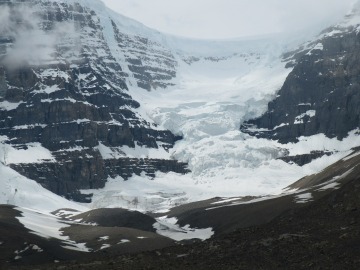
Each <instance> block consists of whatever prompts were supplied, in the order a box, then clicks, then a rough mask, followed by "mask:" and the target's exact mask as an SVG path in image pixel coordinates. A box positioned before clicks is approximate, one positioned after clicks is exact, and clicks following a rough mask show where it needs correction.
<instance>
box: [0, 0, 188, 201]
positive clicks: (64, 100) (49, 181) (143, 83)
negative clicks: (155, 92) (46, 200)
mask: <svg viewBox="0 0 360 270" xmlns="http://www.w3.org/2000/svg"><path fill="white" fill-rule="evenodd" d="M99 5H100V4H99ZM0 7H1V10H2V11H3V13H4V14H2V17H3V18H4V24H3V25H2V26H1V27H0V57H1V58H0V60H1V62H0V137H1V139H2V142H3V143H4V144H5V145H8V146H10V147H12V148H15V149H18V150H26V149H28V147H29V144H34V143H39V144H41V147H43V148H45V149H47V150H49V151H50V157H51V160H43V162H41V163H39V162H37V163H32V162H28V163H27V164H17V163H18V162H16V160H15V161H14V160H13V161H8V160H7V157H6V149H5V150H4V151H3V152H4V157H3V162H4V163H14V164H10V165H11V166H12V167H13V168H15V169H16V170H17V171H19V172H21V173H22V174H24V175H26V176H29V177H30V178H31V179H33V180H36V181H38V182H39V183H40V184H42V185H43V186H44V187H46V188H48V189H49V190H51V191H53V192H55V193H57V194H60V195H66V196H68V197H72V198H74V196H75V198H78V197H77V196H76V195H74V194H78V190H79V189H82V188H83V189H86V188H100V187H103V186H104V184H105V182H106V180H107V178H108V177H109V176H112V177H115V176H117V175H121V176H123V177H124V178H126V179H127V178H128V177H129V176H131V175H132V174H133V173H136V174H140V173H141V172H142V171H144V172H146V173H147V174H151V175H153V174H154V173H155V172H156V171H157V170H160V171H164V172H168V171H176V172H180V173H185V172H187V169H186V164H182V163H177V162H176V161H174V160H164V161H162V160H151V159H138V158H133V159H129V158H128V157H126V154H125V153H124V152H123V151H122V150H121V149H122V147H124V146H127V147H130V148H134V147H138V148H139V147H140V148H141V147H145V148H155V149H159V148H162V149H164V151H166V150H167V149H169V148H171V147H172V146H173V145H174V143H175V141H176V140H178V139H180V137H177V136H174V135H173V134H172V133H171V132H170V131H167V130H160V129H159V128H157V127H156V125H155V124H152V123H150V122H148V121H146V120H145V119H144V118H143V117H142V116H141V115H140V114H139V112H138V108H139V106H140V104H139V103H138V102H137V101H135V100H133V98H132V97H131V96H130V95H129V94H128V91H127V81H126V80H127V78H129V77H135V80H136V82H137V84H138V86H140V87H143V88H145V89H147V90H150V89H151V88H152V87H158V86H161V87H162V86H166V85H167V82H166V81H167V80H170V79H172V77H174V76H175V71H174V66H175V61H174V60H173V57H172V56H171V55H170V53H169V52H162V51H160V49H159V48H158V47H159V46H160V45H159V44H151V43H150V42H149V41H147V40H145V39H141V38H140V37H129V36H126V35H123V34H121V30H119V27H118V26H117V25H116V24H115V22H114V21H112V20H111V19H110V16H109V17H104V15H103V13H101V12H103V11H102V10H101V9H105V7H104V6H102V5H100V11H98V10H92V9H90V8H87V7H86V6H82V5H80V4H78V3H75V2H73V1H22V2H18V1H11V0H8V1H2V2H1V3H0ZM98 12H99V13H98ZM99 14H100V15H101V16H100V15H99ZM5 22H6V23H5ZM111 39H113V40H116V42H114V43H113V44H112V43H111V42H109V41H110V40H111ZM39 48H40V49H39ZM115 49H116V50H119V51H121V52H122V54H124V55H126V56H125V58H126V61H127V62H130V63H132V65H130V66H129V67H131V72H130V73H129V71H128V70H127V72H125V71H124V69H123V67H122V66H121V63H120V62H119V59H117V58H116V57H115V56H114V53H113V50H115ZM132 51H134V53H132ZM157 62H158V63H159V65H157ZM155 66H160V67H155ZM152 72H158V73H159V74H162V75H159V76H155V75H152ZM144 91H145V90H144ZM99 145H102V146H103V147H105V148H106V149H108V150H109V151H110V152H111V151H114V152H116V153H117V157H116V158H114V159H113V160H110V159H111V157H110V158H109V157H105V156H104V155H103V154H102V152H101V151H100V150H99V149H98V148H97V147H98V146H99ZM139 163H141V166H139ZM123 164H125V165H124V167H122V165H123ZM113 165H116V166H115V167H112V166H113ZM119 166H120V167H121V169H116V168H118V167H119ZM78 199H79V198H78Z"/></svg>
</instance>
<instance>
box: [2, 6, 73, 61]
mask: <svg viewBox="0 0 360 270" xmlns="http://www.w3.org/2000/svg"><path fill="white" fill-rule="evenodd" d="M40 21H41V19H40V18H39V17H38V15H37V13H36V11H35V10H33V9H32V8H29V7H28V6H25V5H18V6H14V7H12V8H9V7H7V6H5V7H2V9H1V10H0V36H3V37H6V38H8V39H9V40H12V41H13V42H12V45H11V46H9V47H7V51H6V56H4V57H3V58H2V59H0V60H1V63H2V64H5V65H6V66H7V67H8V68H17V67H19V66H23V65H27V64H30V65H42V64H46V63H49V62H51V61H54V60H56V52H57V46H58V45H60V44H61V43H62V41H63V40H66V41H70V44H68V46H69V45H72V46H73V48H72V50H73V51H74V50H76V49H78V44H77V43H76V41H77V38H78V36H79V34H78V33H77V32H76V30H75V25H74V23H72V22H57V23H55V24H54V25H53V27H52V28H53V29H52V31H46V30H44V29H43V27H42V26H41V25H42V24H41V23H40ZM69 50H70V49H69ZM75 53H76V52H75Z"/></svg>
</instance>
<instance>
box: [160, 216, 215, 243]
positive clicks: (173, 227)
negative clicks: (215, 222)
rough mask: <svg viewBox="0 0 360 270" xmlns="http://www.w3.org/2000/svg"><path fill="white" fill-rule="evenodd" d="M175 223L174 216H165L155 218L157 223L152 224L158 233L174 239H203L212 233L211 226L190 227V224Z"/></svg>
mask: <svg viewBox="0 0 360 270" xmlns="http://www.w3.org/2000/svg"><path fill="white" fill-rule="evenodd" d="M176 223H177V219H176V218H167V217H166V216H165V217H161V218H157V223H155V224H154V225H153V226H154V228H155V229H156V232H157V233H158V234H160V235H163V236H166V237H169V238H171V239H174V240H175V241H181V240H186V239H195V238H196V239H201V240H203V241H204V240H206V239H209V238H211V236H213V235H214V231H213V230H212V228H206V229H196V228H195V229H193V228H190V225H186V226H184V227H180V226H179V225H177V224H176Z"/></svg>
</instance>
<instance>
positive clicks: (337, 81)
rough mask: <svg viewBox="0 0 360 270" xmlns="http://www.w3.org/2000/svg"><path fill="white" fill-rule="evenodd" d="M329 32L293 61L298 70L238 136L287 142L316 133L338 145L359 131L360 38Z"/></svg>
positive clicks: (346, 31) (349, 30)
mask: <svg viewBox="0 0 360 270" xmlns="http://www.w3.org/2000/svg"><path fill="white" fill-rule="evenodd" d="M333 30H339V29H337V28H332V29H329V30H327V31H325V32H324V33H323V37H322V38H320V39H319V40H318V41H316V42H314V43H312V44H310V47H311V48H312V49H306V50H303V51H302V52H298V53H297V54H296V55H295V56H294V58H295V59H298V60H297V64H296V65H295V67H294V69H293V71H292V72H291V73H290V74H289V76H288V77H287V79H286V81H285V83H284V85H283V87H282V88H281V90H280V91H279V92H278V96H277V98H276V99H275V100H273V101H272V102H270V103H269V105H268V111H267V112H266V113H265V114H264V115H262V116H261V117H259V118H257V119H253V120H250V121H247V122H246V123H244V124H243V125H242V126H241V130H242V131H244V132H246V133H249V134H252V135H255V136H259V137H267V138H271V139H275V140H279V141H280V142H289V141H296V140H297V138H298V137H300V136H311V135H314V134H318V133H323V134H325V135H326V136H327V137H330V138H332V137H337V138H339V139H342V138H344V137H346V136H347V134H348V132H349V131H351V130H354V129H356V128H358V127H360V106H359V104H360V79H359V74H360V67H359V65H358V63H359V61H360V35H359V34H358V32H357V31H356V29H355V28H347V29H340V30H341V31H338V32H336V31H335V32H333V33H335V34H331V31H333ZM259 129H262V130H259ZM264 129H265V131H264Z"/></svg>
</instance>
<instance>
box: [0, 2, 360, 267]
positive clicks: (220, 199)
mask: <svg viewBox="0 0 360 270" xmlns="http://www.w3.org/2000/svg"><path fill="white" fill-rule="evenodd" d="M358 7H359V5H356V6H355V9H354V10H353V11H352V13H350V14H348V15H347V16H346V17H345V19H344V21H343V22H341V23H338V24H336V25H334V26H331V27H330V28H328V29H326V30H324V31H323V32H322V33H320V35H314V34H313V33H312V32H311V31H309V32H305V33H292V34H289V35H288V34H287V35H271V36H264V37H248V38H241V39H232V40H192V39H186V38H180V37H174V36H170V35H165V34H163V33H160V32H157V31H155V30H152V29H150V28H147V27H146V26H144V25H142V24H140V23H138V22H136V21H133V20H131V19H129V18H126V17H124V16H122V15H120V14H117V13H115V12H113V11H111V10H109V9H108V8H106V7H105V5H104V4H103V3H102V2H100V1H98V0H90V1H85V0H81V1H75V0H27V1H15V0H7V1H2V2H1V3H0V15H1V16H0V161H1V162H0V184H1V186H2V188H1V190H0V203H2V204H3V205H0V231H1V232H2V233H1V234H0V235H1V237H0V250H1V252H0V254H1V258H0V261H1V264H3V265H5V267H7V268H9V267H11V266H14V267H20V266H24V265H25V266H26V264H35V265H36V264H39V263H54V262H60V261H69V260H76V261H79V260H84V261H85V263H87V262H88V261H94V260H95V256H96V258H98V260H99V261H97V262H96V263H95V264H94V265H93V263H94V262H91V263H89V264H88V265H87V266H81V267H89V268H90V267H95V268H96V267H100V266H99V265H102V264H103V261H104V260H107V259H108V260H110V261H112V262H113V263H115V262H117V260H118V259H117V256H119V255H120V254H128V253H139V252H143V251H144V252H147V253H142V254H140V255H134V256H135V257H132V256H130V255H124V256H125V257H120V258H119V260H120V261H121V262H123V261H124V260H125V261H126V260H127V258H129V262H130V264H129V268H134V265H133V264H132V261H133V260H134V258H136V256H140V257H141V256H143V257H142V258H143V259H144V260H145V261H141V260H140V261H139V260H136V259H135V261H138V262H139V265H141V264H142V263H145V264H146V263H147V260H148V261H150V262H151V260H152V259H154V258H158V257H159V256H160V257H161V254H163V253H162V252H161V251H159V250H158V249H162V248H165V249H166V250H169V252H168V254H170V255H169V256H172V257H174V258H183V259H184V258H187V256H190V257H189V258H190V260H189V262H191V263H193V265H195V264H198V263H199V261H198V260H197V259H196V256H197V255H198V256H199V258H205V257H208V256H211V257H212V258H217V257H216V256H215V257H214V256H213V255H214V253H217V251H216V250H217V249H216V248H214V247H213V245H218V246H219V247H221V248H220V249H221V250H222V251H220V252H219V253H218V254H219V256H220V259H219V260H218V261H216V260H215V261H214V263H215V264H214V265H218V264H217V263H219V264H221V263H223V262H224V263H226V265H229V267H230V266H233V265H232V264H231V262H229V261H227V260H225V259H224V258H225V257H226V255H224V253H223V248H225V249H227V248H229V245H230V246H232V247H233V248H234V247H237V245H235V244H234V243H237V242H238V241H239V239H240V237H244V235H245V234H246V233H247V232H250V234H251V236H249V238H247V237H245V239H248V241H249V242H248V243H250V244H249V245H250V247H249V246H248V245H245V246H242V247H241V248H242V249H241V250H242V252H246V250H250V252H255V251H254V250H255V249H257V248H259V247H263V246H264V247H269V246H270V247H273V246H275V247H276V245H277V244H279V246H281V245H282V244H284V243H285V244H286V245H287V244H289V243H291V242H292V241H298V240H299V239H303V238H301V237H302V235H305V234H306V233H307V232H308V231H311V230H315V231H316V233H319V235H321V239H325V238H326V234H323V233H321V232H319V227H316V226H315V225H316V224H314V222H310V220H312V219H314V220H318V221H319V219H316V218H317V217H319V218H321V217H324V218H325V217H326V218H327V219H328V220H331V218H329V217H331V216H332V215H334V212H331V209H336V211H335V213H341V214H342V216H341V217H343V218H344V220H343V221H342V220H341V219H340V218H339V219H337V218H336V219H334V220H331V222H330V223H329V224H327V225H328V227H327V228H328V229H329V230H330V229H331V230H333V227H336V226H338V228H340V227H345V228H347V226H348V225H346V224H347V222H350V223H351V222H352V221H353V219H354V220H355V223H351V224H350V223H349V224H350V225H354V224H356V222H357V221H356V219H357V218H356V215H354V218H353V219H351V213H352V209H357V204H358V202H357V199H356V198H355V197H356V196H355V193H350V191H351V190H352V189H354V190H357V184H356V181H357V176H356V175H357V172H358V169H357V164H358V161H359V160H358V148H357V147H359V145H360V137H359V136H358V128H359V121H358V120H359V119H358V118H359V115H358V114H359V113H358V106H357V102H358V95H357V87H358V85H359V83H358V76H357V75H358V69H357V61H358V50H359V48H358V28H359V25H360V19H359V18H360V15H359V11H358V10H359V8H358ZM344 190H345V191H344ZM344 192H345V193H344ZM347 194H350V195H349V197H347V198H345V197H346V196H348V195H347ZM338 198H340V199H338ZM341 198H344V200H345V199H346V200H348V199H349V198H350V199H349V200H350V201H349V204H347V203H346V204H345V203H344V204H340V201H341V200H342V199H341ZM339 205H340V206H339ZM350 205H355V207H350ZM343 206H344V207H343ZM348 206H349V207H348ZM312 207H314V208H312ZM339 207H340V208H339ZM343 208H344V209H345V210H346V211H345V212H341V211H342V210H344V209H343ZM309 209H310V210H312V209H313V212H311V214H309V216H306V213H307V212H308V211H309ZM329 209H330V210H329ZM347 209H349V210H347ZM322 211H324V215H319V213H321V212H322ZM354 212H356V210H354ZM356 213H357V212H356ZM305 216H306V217H305ZM288 220H295V222H294V223H299V224H301V226H300V225H299V226H294V227H293V228H294V230H291V224H293V223H292V222H288V223H287V221H288ZM305 221H306V224H305V223H304V222H305ZM319 222H320V221H319ZM320 223H321V222H320ZM279 224H280V225H284V230H280V229H279V230H277V229H275V228H277V227H279V226H280V225H279ZM321 224H323V223H321ZM306 226H308V227H306ZM339 226H340V227H339ZM300 227H301V228H303V229H300ZM259 228H260V229H259ZM350 229H351V230H350ZM350 229H349V230H350V233H349V234H350V235H351V236H354V237H355V239H356V233H357V231H356V230H355V229H354V228H353V227H351V228H350ZM353 229H354V230H353ZM267 230H269V231H271V232H272V233H274V235H275V236H273V237H272V238H271V239H270V240H269V239H267V238H266V237H265V236H266V231H267ZM257 232H259V233H257ZM337 234H338V231H336V234H334V235H335V236H334V237H335V238H332V240H331V241H330V242H331V243H330V244H329V245H328V244H327V243H323V246H324V248H323V250H328V251H329V252H333V251H334V250H333V247H334V246H336V244H338V243H339V242H337V239H338V238H336V237H337V236H338V235H337ZM299 235H301V236H299ZM306 235H310V236H311V237H316V235H315V234H306ZM227 237H228V238H227ZM339 237H342V238H341V239H343V238H344V239H345V240H346V241H345V242H344V245H345V247H349V246H351V245H352V244H351V242H350V240H349V241H348V239H347V237H345V236H344V237H343V236H342V235H340V236H339ZM209 238H214V240H207V239H209ZM274 239H275V240H274ZM304 239H308V238H304ZM311 239H312V238H311ZM334 239H336V241H335V240H334ZM280 240H281V241H282V240H284V241H285V242H281V241H280ZM200 241H204V243H198V244H196V243H197V242H200ZM279 241H280V242H281V243H278V242H279ZM288 241H290V242H288ZM304 241H305V240H304ZM324 241H326V240H324ZM315 242H316V241H315ZM315 242H314V241H312V240H311V241H310V240H309V241H307V240H306V241H305V242H301V241H300V243H302V244H304V245H305V244H309V243H310V244H311V245H313V244H314V243H315ZM251 243H255V245H253V246H252V244H251ZM274 243H275V244H274ZM186 244H195V245H194V246H193V245H190V246H187V245H186ZM285 244H284V245H285ZM182 245H185V246H184V247H183V246H182ZM171 246H175V247H171ZM197 248H199V249H204V253H201V252H199V253H197V252H195V253H194V252H193V250H192V249H197ZM233 248H231V249H230V250H231V254H235V251H234V249H233ZM275 249H276V248H274V250H275ZM153 250H156V251H153ZM261 250H262V249H261ZM272 250H273V249H272ZM344 250H347V249H346V248H345V249H344ZM290 251H291V252H293V253H292V254H288V253H286V252H285V253H283V254H282V255H281V256H280V255H279V256H280V257H276V256H275V255H274V254H273V253H271V252H272V251H271V252H270V253H266V252H265V251H264V254H265V259H266V260H268V258H269V260H271V258H274V262H273V264H271V267H275V266H273V265H275V264H276V263H279V261H284V260H285V259H286V258H291V260H292V261H291V262H294V260H295V259H296V256H295V255H294V254H300V255H301V254H304V253H302V252H305V249H302V248H301V247H299V246H297V247H296V250H292V249H290ZM166 252H167V251H166ZM179 252H180V253H179ZM299 252H300V253H299ZM144 254H145V255H144ZM159 254H160V255H159ZM188 254H191V255H188ZM194 254H195V255H194ZM209 254H210V255H209ZM251 254H253V253H251ZM354 254H355V253H349V254H348V255H346V254H345V255H344V254H343V256H345V257H346V259H347V260H348V259H349V258H351V256H353V255H354ZM305 255H306V254H305ZM305 255H303V256H305ZM126 256H129V257H126ZM148 256H149V257H148ZM251 256H252V255H251ZM274 256H275V257H274ZM282 256H285V257H286V258H285V259H284V258H283V257H282ZM306 256H307V255H306ZM306 256H305V257H306ZM172 257H171V259H169V258H168V257H161V258H162V263H163V264H164V266H165V265H166V264H167V261H168V262H169V263H173V262H174V260H173V259H174V258H172ZM164 258H165V259H164ZM294 258H295V259H294ZM163 259H164V260H165V261H166V262H164V260H163ZM168 259H169V260H168ZM310 259H311V260H312V259H313V258H310ZM181 260H182V259H181ZM184 260H185V259H184ZM324 260H325V261H326V262H327V263H328V262H329V259H328V258H327V259H324ZM349 260H350V259H349ZM285 261H286V260H285ZM330 261H331V260H330ZM234 262H236V263H238V261H237V260H235V261H234ZM247 263H248V264H247V265H248V266H249V265H250V266H251V267H250V266H249V268H250V269H251V268H252V269H253V268H254V267H255V268H256V267H258V266H256V265H253V264H251V263H250V262H247ZM311 263H313V262H312V261H311ZM175 265H176V266H178V264H177V263H175ZM294 265H295V262H294ZM324 265H326V264H324ZM62 266H63V265H61V266H60V268H61V267H62ZM29 267H30V268H31V267H32V266H29ZM44 267H45V266H44ZM46 267H48V266H46ZM51 267H57V266H56V265H55V266H54V265H52V266H51ZM69 267H70V268H71V267H72V266H71V264H70V266H69ZM107 267H110V266H107ZM111 267H112V266H111ZM114 267H115V266H114ZM139 267H140V266H139ZM261 267H263V268H264V267H265V266H264V264H261ZM140 268H141V267H140Z"/></svg>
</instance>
